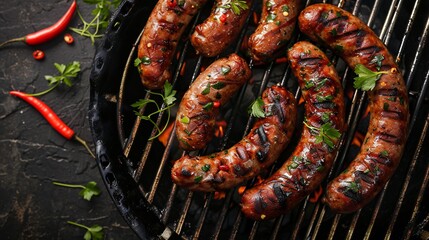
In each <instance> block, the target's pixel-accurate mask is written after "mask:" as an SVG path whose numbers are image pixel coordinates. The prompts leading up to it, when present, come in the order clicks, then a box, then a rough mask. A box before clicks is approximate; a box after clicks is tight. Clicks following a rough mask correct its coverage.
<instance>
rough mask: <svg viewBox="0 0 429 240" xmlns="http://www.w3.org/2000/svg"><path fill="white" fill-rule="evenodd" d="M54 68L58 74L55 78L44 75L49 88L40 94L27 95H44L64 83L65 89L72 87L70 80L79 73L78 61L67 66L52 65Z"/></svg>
mask: <svg viewBox="0 0 429 240" xmlns="http://www.w3.org/2000/svg"><path fill="white" fill-rule="evenodd" d="M54 66H55V68H56V69H57V71H58V73H59V74H58V75H55V76H52V75H45V79H46V80H47V81H48V85H49V86H51V87H50V88H48V89H47V90H44V91H42V92H38V93H32V94H28V95H30V96H34V97H36V96H41V95H44V94H46V93H48V92H50V91H52V90H54V89H55V88H56V87H58V86H59V85H60V84H62V83H64V84H65V85H66V86H67V87H71V86H72V85H73V82H72V79H73V78H76V77H77V75H78V74H79V73H80V62H78V61H73V62H71V63H69V64H67V65H65V64H59V63H54Z"/></svg>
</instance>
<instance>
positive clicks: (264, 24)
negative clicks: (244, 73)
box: [248, 0, 300, 62]
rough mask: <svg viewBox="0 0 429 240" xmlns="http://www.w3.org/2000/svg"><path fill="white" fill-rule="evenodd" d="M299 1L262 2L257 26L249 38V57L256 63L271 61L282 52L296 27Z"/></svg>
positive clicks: (269, 0) (266, 0) (274, 0)
mask: <svg viewBox="0 0 429 240" xmlns="http://www.w3.org/2000/svg"><path fill="white" fill-rule="evenodd" d="M299 9H300V0H264V1H263V4H262V14H261V19H260V21H259V25H258V27H257V28H256V30H255V32H254V33H253V34H252V35H251V36H250V37H249V42H248V46H249V50H250V55H251V57H252V58H253V59H254V60H255V61H258V62H268V61H271V60H273V59H274V58H275V57H276V56H277V55H278V54H279V53H280V52H283V50H284V48H285V47H286V45H287V43H288V41H289V40H290V39H291V37H292V33H293V31H294V29H295V26H296V21H297V18H298V14H299Z"/></svg>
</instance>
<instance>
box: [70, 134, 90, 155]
mask: <svg viewBox="0 0 429 240" xmlns="http://www.w3.org/2000/svg"><path fill="white" fill-rule="evenodd" d="M74 139H75V140H76V141H78V142H79V143H80V144H82V145H83V146H84V147H85V148H86V150H87V151H88V153H89V154H90V155H91V156H92V157H93V158H95V155H94V153H92V151H91V149H90V148H89V146H88V144H86V142H85V141H84V140H83V139H82V138H80V137H79V136H77V135H74Z"/></svg>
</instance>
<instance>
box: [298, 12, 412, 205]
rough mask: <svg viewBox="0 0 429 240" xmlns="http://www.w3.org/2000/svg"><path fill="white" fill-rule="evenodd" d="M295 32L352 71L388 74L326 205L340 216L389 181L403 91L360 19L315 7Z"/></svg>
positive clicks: (404, 104)
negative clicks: (359, 140)
mask: <svg viewBox="0 0 429 240" xmlns="http://www.w3.org/2000/svg"><path fill="white" fill-rule="evenodd" d="M298 21H299V27H300V29H301V31H302V32H303V33H305V34H307V35H308V36H309V37H310V38H312V39H313V40H315V41H320V42H322V43H323V44H325V45H327V46H329V47H331V48H332V49H333V50H334V51H335V52H336V53H337V54H338V55H339V56H341V57H342V58H343V59H344V60H345V61H346V62H347V63H348V65H349V66H350V67H351V68H355V67H356V65H357V64H362V65H364V66H365V67H367V68H368V69H370V70H371V71H378V70H386V71H388V72H387V73H386V74H382V75H381V77H380V79H378V81H377V82H376V85H375V87H374V89H373V90H371V91H369V92H368V96H369V107H370V112H371V115H370V120H369V127H368V131H367V133H366V136H365V140H364V143H363V145H362V146H361V149H360V152H359V153H358V155H357V156H356V158H355V159H354V160H353V161H352V162H351V163H350V165H349V166H348V167H347V169H345V170H344V172H342V173H341V174H340V175H339V176H337V177H336V178H335V179H334V180H332V181H331V182H330V183H329V184H328V187H327V189H326V194H325V197H324V202H325V203H326V204H327V205H328V206H329V207H330V208H331V209H332V210H333V211H334V212H338V213H348V212H353V211H356V210H358V209H360V208H362V207H363V206H365V205H366V204H367V203H368V202H370V201H371V200H372V199H373V198H374V197H375V196H376V195H377V193H378V192H380V191H381V189H382V188H383V187H384V185H385V184H386V182H387V181H388V180H389V179H390V177H391V176H392V175H393V173H394V171H395V169H396V167H397V166H398V164H399V161H400V160H401V157H402V153H403V150H404V146H405V142H406V136H407V129H408V121H409V111H408V96H407V89H406V86H405V83H404V80H403V77H402V75H401V73H400V72H399V68H398V66H397V65H396V63H395V60H394V59H393V57H392V55H391V54H390V53H389V51H388V50H387V48H386V46H385V45H384V44H383V42H382V41H381V40H380V39H379V38H378V37H377V36H376V35H375V33H374V32H373V31H372V30H371V29H370V28H369V27H368V26H367V25H365V24H364V23H363V22H362V21H361V20H360V19H359V18H357V17H355V16H353V15H352V14H350V13H348V12H346V11H344V10H342V9H340V8H338V7H335V6H332V5H329V4H315V5H311V6H309V7H307V8H306V9H304V10H303V11H302V12H301V14H300V16H299V19H298Z"/></svg>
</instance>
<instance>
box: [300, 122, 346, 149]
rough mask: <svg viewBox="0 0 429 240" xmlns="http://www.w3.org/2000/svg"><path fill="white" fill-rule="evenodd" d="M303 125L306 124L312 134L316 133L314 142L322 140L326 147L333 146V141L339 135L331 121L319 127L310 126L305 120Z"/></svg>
mask: <svg viewBox="0 0 429 240" xmlns="http://www.w3.org/2000/svg"><path fill="white" fill-rule="evenodd" d="M304 125H305V126H307V127H308V128H309V129H310V131H311V132H312V133H313V134H316V141H315V143H321V142H324V143H325V144H326V145H328V147H330V148H333V147H334V146H335V143H334V141H337V140H338V139H339V138H340V137H341V133H340V132H339V131H338V130H337V129H335V128H334V127H333V126H332V123H330V122H327V123H324V124H323V125H322V126H320V127H315V126H310V125H309V124H308V123H307V122H306V121H304Z"/></svg>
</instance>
